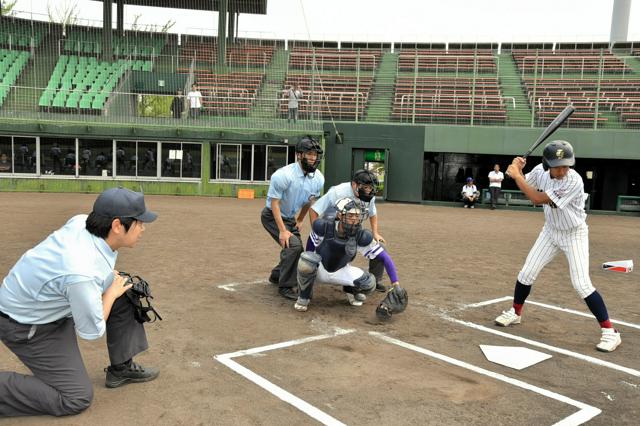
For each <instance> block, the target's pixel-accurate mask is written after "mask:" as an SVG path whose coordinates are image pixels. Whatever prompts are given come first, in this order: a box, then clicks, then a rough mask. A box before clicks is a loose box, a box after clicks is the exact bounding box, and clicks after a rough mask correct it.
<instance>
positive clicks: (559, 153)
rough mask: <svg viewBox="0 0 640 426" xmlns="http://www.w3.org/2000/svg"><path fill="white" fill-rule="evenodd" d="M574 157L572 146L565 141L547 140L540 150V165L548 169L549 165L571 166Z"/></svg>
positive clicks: (573, 162) (574, 162)
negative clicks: (542, 149)
mask: <svg viewBox="0 0 640 426" xmlns="http://www.w3.org/2000/svg"><path fill="white" fill-rule="evenodd" d="M574 164H576V158H575V156H574V155H573V147H572V146H571V144H570V143H569V142H567V141H553V142H549V143H548V144H547V146H545V147H544V151H542V167H544V169H545V170H548V169H549V168H550V167H562V166H569V167H571V166H573V165H574Z"/></svg>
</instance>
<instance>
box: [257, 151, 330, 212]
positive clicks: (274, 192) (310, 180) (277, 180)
mask: <svg viewBox="0 0 640 426" xmlns="http://www.w3.org/2000/svg"><path fill="white" fill-rule="evenodd" d="M322 187H324V176H323V175H322V172H320V170H316V171H315V172H314V173H313V174H308V175H306V176H305V175H304V172H303V171H302V167H300V164H299V163H298V162H297V161H296V162H295V163H291V164H289V165H287V166H284V167H281V168H279V169H278V170H276V172H275V173H274V174H273V175H271V183H270V184H269V192H267V207H269V208H271V200H273V199H276V200H280V214H281V215H282V217H285V218H288V219H293V218H295V215H296V213H297V212H298V210H300V209H301V208H302V206H304V205H305V204H306V203H308V202H309V200H310V199H311V197H319V196H320V192H321V191H322Z"/></svg>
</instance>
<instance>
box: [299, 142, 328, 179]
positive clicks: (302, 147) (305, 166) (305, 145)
mask: <svg viewBox="0 0 640 426" xmlns="http://www.w3.org/2000/svg"><path fill="white" fill-rule="evenodd" d="M309 151H315V152H317V153H318V157H317V158H316V161H315V162H314V163H313V164H309V163H308V162H307V161H305V160H303V161H301V162H300V163H301V165H302V170H304V171H305V172H307V173H313V172H315V171H316V169H317V168H318V165H319V164H320V161H322V153H323V151H322V146H321V145H320V143H318V141H317V140H315V139H314V138H312V137H311V136H305V137H303V138H302V139H300V142H298V143H297V144H296V153H305V152H309Z"/></svg>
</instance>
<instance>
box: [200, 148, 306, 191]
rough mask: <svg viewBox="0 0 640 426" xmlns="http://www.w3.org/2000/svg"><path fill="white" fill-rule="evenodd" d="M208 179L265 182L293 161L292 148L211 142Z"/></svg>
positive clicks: (293, 151) (293, 153)
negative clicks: (212, 143) (209, 174)
mask: <svg viewBox="0 0 640 426" xmlns="http://www.w3.org/2000/svg"><path fill="white" fill-rule="evenodd" d="M210 160H211V180H216V179H224V180H239V181H253V182H261V181H262V182H267V181H269V180H270V179H271V176H272V175H273V173H275V171H276V170H278V169H279V168H281V167H283V166H286V165H287V164H290V163H292V162H295V149H294V147H292V146H291V147H290V146H286V145H284V146H283V145H261V144H225V143H221V144H214V145H211V159H210Z"/></svg>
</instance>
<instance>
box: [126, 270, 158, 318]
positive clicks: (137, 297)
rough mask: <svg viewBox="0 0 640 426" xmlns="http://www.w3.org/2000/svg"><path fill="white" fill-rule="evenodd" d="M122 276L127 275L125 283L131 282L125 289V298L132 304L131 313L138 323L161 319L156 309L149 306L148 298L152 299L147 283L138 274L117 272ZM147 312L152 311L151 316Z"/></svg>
mask: <svg viewBox="0 0 640 426" xmlns="http://www.w3.org/2000/svg"><path fill="white" fill-rule="evenodd" d="M119 274H120V275H121V276H123V277H128V279H127V281H126V282H125V285H127V284H132V287H131V288H130V289H129V290H127V291H126V293H125V294H126V296H127V300H128V301H129V302H130V303H131V304H132V305H133V307H134V310H133V315H134V317H135V319H136V321H138V322H139V323H140V324H144V323H145V322H154V321H155V320H157V319H159V320H160V321H162V317H161V316H160V314H159V313H158V311H156V310H155V309H154V308H153V306H151V302H150V301H149V299H153V296H152V295H151V288H149V283H148V282H146V281H145V280H144V279H142V278H141V277H140V276H139V275H131V274H128V273H126V272H120V273H119ZM142 299H144V300H145V302H146V306H145V304H144V303H143V301H142ZM149 312H152V313H153V318H151V316H150V315H149Z"/></svg>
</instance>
